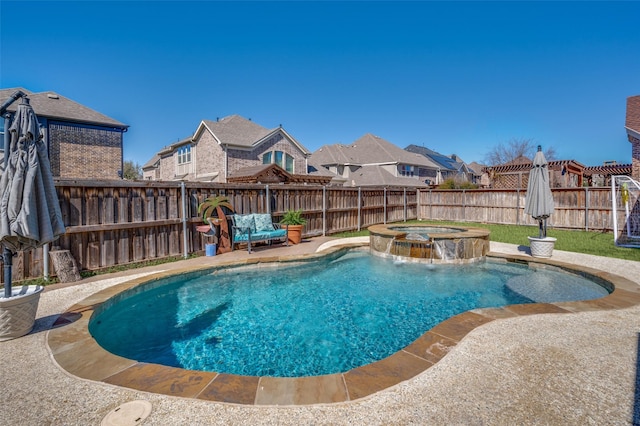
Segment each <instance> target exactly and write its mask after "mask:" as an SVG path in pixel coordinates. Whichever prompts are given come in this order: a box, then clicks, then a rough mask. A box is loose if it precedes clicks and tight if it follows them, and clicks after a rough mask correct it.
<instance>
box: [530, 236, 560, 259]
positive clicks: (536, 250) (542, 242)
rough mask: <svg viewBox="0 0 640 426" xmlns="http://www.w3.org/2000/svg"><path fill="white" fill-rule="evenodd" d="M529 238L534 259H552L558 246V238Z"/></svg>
mask: <svg viewBox="0 0 640 426" xmlns="http://www.w3.org/2000/svg"><path fill="white" fill-rule="evenodd" d="M527 238H529V247H531V256H533V257H547V258H548V257H551V255H552V254H553V247H554V245H555V244H556V240H557V239H556V238H553V237H546V238H537V237H527Z"/></svg>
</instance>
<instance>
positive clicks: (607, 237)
mask: <svg viewBox="0 0 640 426" xmlns="http://www.w3.org/2000/svg"><path fill="white" fill-rule="evenodd" d="M412 223H420V224H428V225H444V226H474V227H478V228H486V229H489V231H491V235H490V238H491V241H496V242H500V243H509V244H518V245H523V246H528V245H529V240H527V237H528V236H538V227H537V226H526V225H495V224H487V223H471V222H443V221H433V220H423V221H418V220H413V221H407V222H403V224H409V225H410V224H412ZM366 235H369V231H368V230H366V229H364V230H362V231H359V232H342V233H340V234H333V235H332V237H341V238H344V237H359V236H366ZM547 236H549V237H554V238H557V239H558V241H556V245H555V248H556V249H557V250H563V251H570V252H574V253H585V254H593V255H596V256H605V257H614V258H617V259H625V260H634V261H640V249H637V248H623V247H616V246H615V245H614V243H613V234H611V233H607V232H589V231H570V230H564V229H548V230H547Z"/></svg>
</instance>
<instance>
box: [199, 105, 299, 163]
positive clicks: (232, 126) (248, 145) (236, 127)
mask: <svg viewBox="0 0 640 426" xmlns="http://www.w3.org/2000/svg"><path fill="white" fill-rule="evenodd" d="M205 130H208V131H209V132H210V133H211V134H212V135H213V136H214V137H215V138H216V139H217V141H218V143H220V144H222V145H228V146H233V147H237V148H241V149H242V148H244V149H253V148H255V147H256V146H258V145H260V144H261V143H262V142H264V141H266V140H267V139H268V138H269V137H271V136H272V135H274V134H275V133H277V132H282V133H284V134H285V135H287V137H288V138H289V139H290V140H291V141H292V142H293V143H294V144H295V145H296V146H297V147H298V148H300V150H301V151H302V152H304V153H305V154H310V152H309V150H307V149H306V148H305V147H304V146H303V145H302V144H300V143H299V142H298V141H296V140H295V139H294V138H293V137H292V136H291V135H289V134H288V133H287V132H286V131H285V130H284V129H283V128H282V127H275V128H273V129H267V128H266V127H262V126H261V125H259V124H256V123H254V122H253V121H251V120H247V119H246V118H244V117H241V116H239V115H236V114H234V115H230V116H228V117H224V118H221V119H219V120H217V121H213V120H202V122H201V123H200V126H198V129H197V130H196V132H195V133H194V135H193V138H192V139H193V140H196V139H198V137H199V136H200V134H201V133H202V132H203V131H205Z"/></svg>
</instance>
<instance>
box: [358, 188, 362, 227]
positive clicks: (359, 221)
mask: <svg viewBox="0 0 640 426" xmlns="http://www.w3.org/2000/svg"><path fill="white" fill-rule="evenodd" d="M361 227H362V187H360V186H359V187H358V231H360V229H361Z"/></svg>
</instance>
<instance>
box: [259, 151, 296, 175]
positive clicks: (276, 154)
mask: <svg viewBox="0 0 640 426" xmlns="http://www.w3.org/2000/svg"><path fill="white" fill-rule="evenodd" d="M262 164H277V165H278V166H280V167H282V168H283V169H285V170H286V171H287V172H289V173H293V169H294V162H293V157H292V156H291V155H289V154H287V153H285V152H282V151H269V152H265V153H264V154H262Z"/></svg>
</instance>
